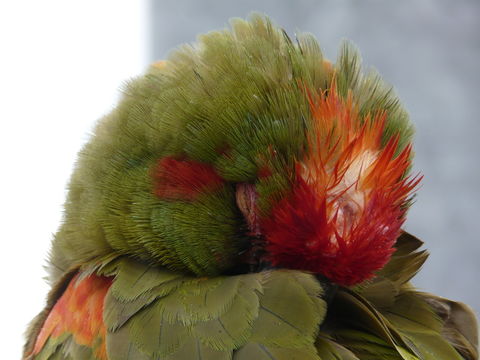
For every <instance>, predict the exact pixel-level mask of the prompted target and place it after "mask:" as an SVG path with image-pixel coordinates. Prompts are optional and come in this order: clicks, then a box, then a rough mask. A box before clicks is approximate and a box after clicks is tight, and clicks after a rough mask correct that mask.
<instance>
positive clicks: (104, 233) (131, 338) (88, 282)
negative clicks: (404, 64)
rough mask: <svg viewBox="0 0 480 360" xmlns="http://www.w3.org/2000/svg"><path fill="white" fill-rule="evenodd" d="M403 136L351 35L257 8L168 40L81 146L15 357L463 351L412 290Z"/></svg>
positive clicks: (462, 336) (403, 127)
mask: <svg viewBox="0 0 480 360" xmlns="http://www.w3.org/2000/svg"><path fill="white" fill-rule="evenodd" d="M412 133H413V127H412V125H411V123H410V121H409V119H408V115H407V114H406V112H405V111H404V110H403V108H402V107H401V105H400V104H399V102H398V99H397V98H396V96H395V95H394V94H393V92H392V90H391V89H390V88H389V87H387V86H386V85H384V84H383V82H382V81H381V79H380V77H379V76H378V75H376V74H375V73H373V72H371V73H368V74H366V75H365V74H362V72H361V67H360V60H359V56H358V54H357V53H356V52H355V51H354V50H353V48H352V46H351V45H349V44H345V45H344V46H343V48H342V50H341V53H340V55H339V58H338V60H337V62H336V63H335V64H331V63H330V62H328V61H326V60H325V59H324V58H323V56H322V53H321V51H320V48H319V46H318V44H317V42H316V40H315V39H314V38H313V37H312V36H310V35H300V36H299V37H298V38H297V39H296V42H295V43H294V42H293V41H292V40H291V39H290V38H289V37H288V36H287V35H286V34H285V32H284V31H282V30H281V29H279V28H277V27H276V26H275V25H273V24H272V22H271V21H270V20H269V19H268V18H266V17H263V16H260V15H253V16H252V17H251V19H250V20H249V21H243V20H234V21H232V29H231V30H224V31H217V32H211V33H208V34H206V35H203V36H201V37H200V38H199V42H198V43H197V44H195V45H191V46H190V45H187V46H184V47H182V48H179V49H178V50H176V51H175V52H173V53H172V55H171V56H170V57H169V58H168V59H167V61H164V62H159V63H156V64H154V65H152V66H151V67H150V69H149V70H148V72H147V73H146V75H144V76H142V77H140V78H138V79H136V80H133V81H131V82H130V83H129V84H128V86H127V87H126V88H125V91H124V96H123V99H122V100H121V101H120V103H119V105H118V106H117V108H116V109H114V110H113V111H112V113H111V114H109V115H107V116H106V117H105V118H104V119H102V120H101V121H100V122H99V124H98V125H97V127H96V129H95V132H94V134H93V136H92V138H91V140H90V141H89V143H87V144H86V145H85V147H84V148H83V149H82V150H81V152H80V154H79V159H78V162H77V164H76V168H75V171H74V173H73V175H72V178H71V181H70V184H69V193H68V196H67V200H66V203H65V216H64V220H63V223H62V225H61V227H60V229H59V230H58V232H57V234H56V235H55V238H54V241H53V245H52V250H51V254H50V261H49V270H50V278H49V280H50V282H51V284H52V291H51V292H50V294H49V297H48V300H47V305H46V308H45V310H44V311H43V312H42V313H40V314H39V315H38V317H37V318H36V319H35V320H34V321H33V322H32V324H31V326H30V328H29V331H28V340H27V344H26V346H25V353H24V357H25V359H45V360H47V359H50V360H54V359H98V360H107V359H118V360H128V359H140V360H142V359H162V360H163V359H165V360H181V359H199V360H201V359H202V360H215V359H222V360H223V359H236V360H242V359H245V360H246V359H278V360H290V359H305V360H309V359H312V360H314V359H327V360H329V359H332V360H334V359H346V360H350V359H352V360H353V359H360V360H368V359H405V360H430V359H432V360H433V359H435V360H439V359H440V360H442V359H448V360H455V359H458V360H461V359H477V358H478V352H477V337H478V332H477V328H476V320H475V317H474V315H473V314H472V312H471V310H470V309H469V308H468V307H467V306H466V305H463V304H460V303H456V302H453V301H450V300H447V299H443V298H439V297H436V296H434V295H431V294H427V293H422V292H419V291H418V290H416V289H415V288H414V287H413V286H412V285H411V284H410V283H409V281H410V279H411V278H412V277H413V276H414V275H415V274H416V273H417V272H418V271H419V269H420V267H421V265H422V264H423V263H424V261H425V260H426V258H427V256H428V254H427V252H426V251H425V250H420V249H419V248H420V247H421V245H422V242H421V241H420V240H419V239H417V238H415V237H414V236H412V235H410V234H408V233H406V232H405V231H403V230H402V229H401V227H402V225H403V223H404V221H405V216H406V212H407V210H408V207H409V206H410V205H411V203H412V199H413V193H414V191H415V189H416V188H417V186H418V183H419V182H420V180H421V177H420V176H412V175H410V174H409V171H410V167H411V160H412V156H413V155H412V146H411V136H412Z"/></svg>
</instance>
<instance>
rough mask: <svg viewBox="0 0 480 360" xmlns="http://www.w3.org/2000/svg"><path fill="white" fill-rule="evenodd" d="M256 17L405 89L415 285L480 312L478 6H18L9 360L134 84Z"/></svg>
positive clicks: (10, 42)
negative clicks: (95, 145) (420, 256)
mask: <svg viewBox="0 0 480 360" xmlns="http://www.w3.org/2000/svg"><path fill="white" fill-rule="evenodd" d="M252 10H258V11H261V12H264V13H266V14H268V15H270V16H271V17H272V18H273V19H274V20H275V21H276V22H277V23H278V24H279V25H281V26H283V27H284V28H285V29H286V30H287V31H288V32H289V33H290V34H292V35H293V34H294V33H295V32H296V31H297V30H300V31H308V32H311V33H313V34H314V35H315V36H316V37H317V39H318V40H319V42H320V45H321V46H322V48H323V49H324V51H325V53H326V55H327V57H328V58H330V59H332V60H334V59H335V57H336V52H337V49H338V45H339V43H340V41H341V39H344V38H348V39H351V40H352V41H353V42H354V43H355V44H357V46H358V47H359V48H360V50H361V52H362V55H363V58H364V63H365V65H366V66H367V67H369V66H372V67H375V68H376V69H378V70H379V72H380V73H381V74H382V76H383V77H384V78H385V79H386V80H387V81H388V82H389V83H391V84H393V85H394V86H395V88H396V89H397V92H398V94H399V96H400V98H401V99H402V101H403V103H404V105H405V107H406V108H407V110H408V111H409V112H410V115H411V118H412V120H413V122H414V123H415V125H416V127H417V136H416V143H415V144H416V164H415V170H416V171H421V172H422V173H423V174H424V175H425V179H424V181H423V186H422V188H421V189H420V191H419V193H418V198H417V202H416V204H414V206H413V208H412V210H411V211H410V214H409V219H408V222H407V225H406V228H407V230H409V231H410V232H412V233H413V234H415V235H417V236H418V237H420V238H421V239H423V240H424V241H425V242H426V247H427V248H428V249H429V251H430V253H431V257H430V258H429V260H428V261H427V263H426V265H425V267H424V269H423V270H422V271H421V273H420V274H419V275H418V276H417V277H416V278H415V284H416V285H417V286H418V287H420V288H421V289H424V290H426V291H431V292H435V293H437V294H438V295H442V296H446V297H449V298H453V299H456V300H461V301H464V302H467V303H468V304H470V305H471V306H473V307H474V309H475V310H476V311H477V313H478V312H479V311H480V298H479V290H480V286H479V285H478V282H479V281H478V277H479V275H480V274H479V272H480V271H479V270H480V265H479V258H480V241H479V240H480V239H479V235H478V234H479V230H478V228H477V227H476V226H477V225H478V222H479V220H480V190H479V187H480V165H479V160H478V158H479V155H480V151H479V139H480V115H479V104H480V91H479V90H478V87H479V86H480V71H479V64H480V2H479V1H478V0H470V1H469V0H457V1H449V0H404V1H401V2H400V1H395V0H384V1H379V0H364V1H355V0H284V1H281V2H280V1H278V0H264V1H258V0H257V1H254V0H244V1H241V2H240V1H235V0H174V1H163V0H159V1H158V0H157V1H156V0H150V1H147V0H141V1H123V0H117V1H113V0H103V1H93V0H83V1H65V0H64V1H53V0H44V1H41V2H38V1H33V0H32V1H25V0H23V1H19V0H17V1H14V0H11V1H3V2H1V3H0V49H1V55H0V65H1V66H0V105H1V106H0V124H1V131H0V157H1V158H0V161H1V162H0V164H1V166H2V168H1V177H0V196H1V198H0V199H1V201H0V211H1V213H0V225H1V226H0V231H1V235H0V236H1V247H0V249H1V251H2V252H1V256H2V257H1V261H0V271H1V272H0V279H1V286H2V287H1V289H2V290H1V296H0V302H1V306H0V312H1V313H0V316H1V319H2V325H1V326H0V337H1V339H3V341H2V346H1V347H2V350H1V351H2V355H3V358H8V359H10V358H11V359H15V358H20V354H21V346H22V344H23V339H22V332H23V331H24V329H25V327H26V324H27V323H28V321H29V320H30V319H31V318H32V317H33V316H34V315H35V314H36V313H38V312H39V311H40V310H41V308H42V306H43V301H44V297H45V294H46V292H47V290H48V289H47V286H46V284H45V283H44V281H43V280H42V279H41V278H42V277H43V276H44V275H45V272H44V270H43V268H42V266H43V265H44V264H45V258H46V256H47V252H48V249H49V243H50V240H51V238H52V233H54V232H55V231H56V229H57V227H58V224H59V222H60V219H61V211H62V210H61V209H62V208H61V204H62V202H63V201H64V197H65V186H66V184H67V181H68V178H69V175H70V172H71V170H72V166H73V164H74V161H75V158H76V153H77V151H78V150H79V149H80V147H81V145H82V144H83V143H84V142H85V141H86V140H87V139H88V134H89V131H90V130H91V129H92V126H93V124H94V122H95V120H96V119H98V118H99V117H101V116H102V115H103V114H105V113H106V112H108V111H109V110H110V109H111V108H112V107H113V106H114V105H115V102H116V99H117V97H118V89H119V88H120V87H121V85H122V83H123V81H124V80H126V79H128V78H130V77H133V76H136V75H138V74H140V73H142V71H143V70H144V69H145V68H146V66H147V65H148V64H149V63H150V62H152V61H153V60H155V59H160V58H165V57H166V55H167V54H168V52H169V51H170V50H171V49H172V48H173V47H175V46H177V45H179V44H181V43H184V42H192V41H194V40H195V36H196V34H198V33H203V32H206V31H209V30H213V29H220V28H223V27H225V26H226V25H227V23H228V19H229V18H231V17H234V16H239V17H245V16H247V15H248V13H249V12H250V11H252Z"/></svg>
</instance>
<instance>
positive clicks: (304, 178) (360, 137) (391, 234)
mask: <svg viewBox="0 0 480 360" xmlns="http://www.w3.org/2000/svg"><path fill="white" fill-rule="evenodd" d="M325 94H326V93H325ZM325 94H323V95H321V96H319V97H318V98H317V99H313V97H312V96H310V95H309V99H310V103H311V111H312V115H313V118H314V120H315V123H314V128H313V131H312V134H311V136H310V137H309V139H308V141H309V149H310V150H309V152H308V153H307V154H306V156H305V158H304V159H303V160H302V161H301V162H298V164H297V169H296V170H297V171H296V174H297V175H296V182H295V184H294V185H293V187H292V193H291V195H290V196H289V197H287V198H284V199H283V200H281V201H280V202H279V203H277V204H275V205H274V207H273V210H272V212H271V213H270V214H269V216H268V217H266V218H265V219H263V222H262V229H263V231H264V233H265V237H266V240H267V245H266V248H267V253H268V254H269V255H268V256H269V260H270V261H271V262H272V263H273V265H276V266H282V267H288V268H294V269H301V270H307V271H311V272H314V273H319V274H323V275H324V276H326V277H327V278H329V279H330V280H332V281H334V282H336V283H338V284H341V285H346V286H350V285H353V284H357V283H360V282H362V281H364V280H367V279H369V278H371V277H373V276H374V273H375V271H376V270H378V269H381V268H382V267H383V266H384V265H385V264H386V263H387V262H388V260H389V259H390V256H391V254H392V253H393V251H394V249H393V245H394V243H395V240H396V238H397V237H398V235H399V234H400V228H401V226H402V224H403V222H404V219H405V211H406V208H407V204H408V200H409V199H410V197H411V193H412V192H413V190H414V189H415V188H416V187H417V185H418V183H419V181H420V180H421V178H420V177H414V178H409V177H405V174H406V172H407V171H408V168H409V167H410V154H411V146H407V147H405V148H404V149H403V150H402V151H400V154H399V155H397V156H395V153H396V152H397V150H398V140H399V138H398V136H394V137H391V138H390V140H389V141H388V142H387V144H386V145H385V146H384V147H383V148H382V145H381V140H382V135H383V132H384V128H385V121H386V114H385V113H384V112H381V113H377V114H375V115H373V116H372V115H370V114H369V115H367V116H365V117H364V118H363V119H360V116H359V112H358V106H357V105H356V104H355V103H354V101H353V97H352V96H351V94H349V95H348V96H347V98H346V99H343V98H341V97H340V96H339V95H338V94H337V92H336V85H335V82H333V84H332V87H331V89H330V90H329V92H328V96H327V95H325Z"/></svg>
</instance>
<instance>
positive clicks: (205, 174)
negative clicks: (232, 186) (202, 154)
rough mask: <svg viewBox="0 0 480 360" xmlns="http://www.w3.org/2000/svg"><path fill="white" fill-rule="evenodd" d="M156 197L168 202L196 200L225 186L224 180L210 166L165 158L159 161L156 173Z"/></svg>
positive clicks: (191, 161)
mask: <svg viewBox="0 0 480 360" xmlns="http://www.w3.org/2000/svg"><path fill="white" fill-rule="evenodd" d="M154 181H155V189H154V192H155V195H157V196H158V197H159V198H161V199H168V200H195V199H196V198H197V196H199V195H200V194H202V193H205V192H211V191H214V190H216V189H218V188H219V187H221V185H222V184H223V179H222V178H221V177H220V176H219V175H218V174H217V173H216V171H215V169H214V168H213V167H212V166H211V165H209V164H204V163H200V162H197V161H193V160H177V159H174V158H172V157H165V158H163V159H160V160H159V161H158V165H157V167H156V169H155V173H154Z"/></svg>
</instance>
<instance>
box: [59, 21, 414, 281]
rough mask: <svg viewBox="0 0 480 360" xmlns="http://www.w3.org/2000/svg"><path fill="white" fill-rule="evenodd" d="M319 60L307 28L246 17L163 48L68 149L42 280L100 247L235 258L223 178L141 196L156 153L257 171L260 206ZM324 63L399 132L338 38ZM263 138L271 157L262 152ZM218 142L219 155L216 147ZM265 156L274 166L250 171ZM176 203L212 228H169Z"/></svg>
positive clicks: (215, 268)
mask: <svg viewBox="0 0 480 360" xmlns="http://www.w3.org/2000/svg"><path fill="white" fill-rule="evenodd" d="M323 61H324V59H323V56H322V53H321V51H320V48H319V46H318V44H317V42H316V40H315V39H314V38H313V37H312V36H310V35H299V36H298V39H297V40H296V42H295V43H293V42H292V40H291V39H290V38H289V37H287V35H286V34H285V33H284V32H283V31H282V30H281V29H279V28H277V27H275V26H274V25H272V23H271V22H270V21H269V20H267V19H265V18H263V17H261V16H253V17H252V18H251V20H250V21H249V22H245V21H243V20H234V21H232V30H231V31H230V30H224V31H218V32H212V33H208V34H206V35H203V36H200V37H199V42H198V43H197V44H195V45H193V46H190V45H186V46H183V47H181V48H179V49H178V50H176V51H175V52H173V54H172V55H170V57H169V58H168V60H167V63H166V65H165V66H163V67H155V66H152V67H151V68H150V69H149V71H148V73H147V74H146V75H145V76H143V77H140V78H139V79H136V80H134V81H132V82H131V83H130V84H128V86H127V87H126V88H125V89H124V96H123V99H122V100H121V102H120V104H119V105H118V107H117V108H116V109H115V110H113V111H112V113H111V114H110V115H108V116H106V118H104V119H102V120H101V121H100V122H99V124H98V126H97V127H96V129H95V132H94V134H93V136H92V138H91V140H90V142H89V143H88V144H87V145H86V146H85V147H84V149H83V150H82V151H81V152H80V154H79V159H78V161H77V164H76V169H75V172H74V174H73V176H72V179H71V182H70V184H69V194H68V198H67V201H66V204H65V218H64V222H63V225H62V227H61V228H60V230H59V231H58V233H57V234H56V236H55V241H54V244H53V249H52V256H51V262H52V267H51V270H52V273H53V276H52V279H53V280H55V279H56V276H57V275H56V274H57V270H58V269H60V270H61V271H62V270H66V269H68V268H69V267H71V266H74V265H76V264H81V263H84V262H85V261H89V260H91V259H92V258H94V257H96V256H103V255H106V254H108V253H112V252H115V253H120V254H130V255H133V256H134V257H136V258H139V259H142V260H145V261H148V262H153V263H155V264H158V263H160V264H163V265H165V266H167V267H169V268H171V269H174V270H181V271H191V272H193V273H196V274H198V275H202V274H209V275H213V274H219V273H221V272H222V271H223V270H225V268H226V267H228V265H230V264H231V263H232V262H234V261H235V259H234V258H235V256H236V254H237V252H238V246H237V245H236V243H238V242H239V239H238V237H240V236H241V234H240V233H239V229H241V226H240V224H239V222H241V221H242V218H241V215H240V214H239V213H238V210H237V209H236V204H235V203H234V202H232V201H230V200H231V197H232V196H233V188H232V187H229V186H226V187H225V188H224V189H223V190H222V191H224V193H223V194H219V195H218V194H213V195H212V196H211V198H209V197H208V196H206V197H205V198H204V199H200V200H199V201H197V202H192V203H190V204H185V203H179V204H167V203H165V202H163V203H162V202H161V201H160V200H159V199H157V198H155V197H154V196H152V186H153V185H152V177H151V171H152V169H153V168H154V167H155V165H156V162H157V161H158V159H160V158H163V157H165V156H183V157H186V158H188V159H192V160H197V161H201V162H204V163H207V164H211V165H213V166H214V168H215V169H216V171H217V172H218V173H219V175H220V176H222V177H223V178H224V179H226V180H228V181H230V182H232V183H239V182H252V183H255V182H257V183H258V187H257V191H259V193H260V196H259V201H260V204H259V206H260V207H261V208H268V206H269V203H263V202H264V199H265V198H266V196H262V195H263V193H266V194H268V195H269V196H268V197H269V198H272V197H273V198H274V195H275V193H278V192H280V193H281V191H282V189H283V188H285V183H286V181H285V179H284V177H285V176H286V174H288V172H287V171H285V169H286V168H292V167H293V162H294V161H295V160H296V159H298V158H299V157H300V156H301V153H302V151H303V150H304V147H305V142H306V138H305V133H306V131H305V129H306V128H308V127H309V126H311V125H310V123H309V121H310V118H309V109H308V101H307V96H306V94H305V90H304V89H305V88H308V89H326V88H327V86H328V84H329V83H330V82H331V77H332V72H331V71H329V68H328V66H326V65H325V64H324V63H323ZM335 67H336V73H337V74H338V87H339V90H340V91H342V92H343V93H346V91H347V89H351V90H352V91H353V93H354V96H356V98H357V99H358V101H359V104H360V106H361V113H368V112H372V113H374V112H375V111H379V110H382V109H384V110H388V122H387V130H386V134H387V135H388V134H389V133H392V132H400V134H401V141H402V143H407V142H408V141H409V140H410V137H411V134H412V126H411V124H410V123H409V121H408V116H407V114H406V113H405V111H404V110H403V109H402V108H401V106H400V105H399V103H398V100H397V98H396V97H395V96H394V95H393V94H392V91H391V89H390V88H389V87H386V86H385V85H383V83H382V82H381V80H380V78H379V77H378V76H377V75H376V74H375V73H373V72H372V73H371V74H368V75H366V76H365V75H361V72H360V60H359V56H358V54H357V53H356V52H355V50H353V48H352V47H351V46H350V45H348V44H345V45H344V46H343V48H342V50H341V53H340V55H339V59H338V61H337V64H336V65H335ZM387 135H386V136H387ZM272 146H273V147H274V148H275V150H276V153H277V156H276V158H275V159H272V158H271V157H270V156H269V151H268V149H269V148H271V147H272ZM224 148H225V149H226V148H228V150H229V151H228V156H225V154H222V152H221V151H219V150H220V149H224ZM265 163H267V164H268V165H269V166H270V167H272V168H273V169H279V171H276V172H274V176H272V177H269V178H268V179H259V176H258V171H259V168H260V167H262V166H264V165H265ZM216 197H217V198H218V201H217V200H215V198H216ZM187 207H189V210H186V211H191V213H198V214H205V213H207V212H208V209H213V210H215V212H216V213H217V214H221V218H220V219H214V220H212V219H210V220H211V221H213V222H214V223H212V224H211V226H210V227H209V229H210V230H212V229H215V227H217V226H222V227H223V228H222V229H221V230H220V231H219V233H222V234H224V236H223V237H222V236H217V237H215V236H214V235H213V234H212V235H208V236H209V239H208V240H205V239H202V238H201V236H200V237H199V235H198V234H193V233H192V229H195V228H202V227H203V226H204V224H205V221H207V222H208V219H205V217H202V218H196V217H191V216H189V215H187V216H186V218H188V221H187V222H186V223H185V225H183V224H180V223H176V224H175V226H176V230H174V231H172V229H170V228H169V227H168V225H167V226H165V222H168V221H170V220H165V219H169V218H170V217H176V216H181V215H179V212H180V211H179V210H178V209H177V208H185V209H186V208H187ZM183 236H186V237H187V238H189V241H188V243H189V244H192V247H193V248H195V254H192V252H193V251H190V250H188V249H187V250H186V251H187V252H190V254H189V256H191V257H194V259H191V258H189V257H188V256H183V255H182V254H179V253H178V252H176V251H172V249H176V248H177V246H178V242H179V241H180V242H183V243H185V241H184V240H183ZM207 242H208V244H210V245H212V244H216V245H215V246H218V247H219V248H222V249H223V251H222V257H223V259H222V261H221V262H220V263H219V264H217V263H215V264H213V263H211V262H210V257H209V256H205V255H204V254H203V253H202V251H198V250H200V249H201V248H202V247H204V246H205V244H206V243H207ZM182 246H184V244H183V245H182ZM193 248H192V249H193ZM196 263H201V264H202V266H200V267H199V266H198V265H195V264H196Z"/></svg>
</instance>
